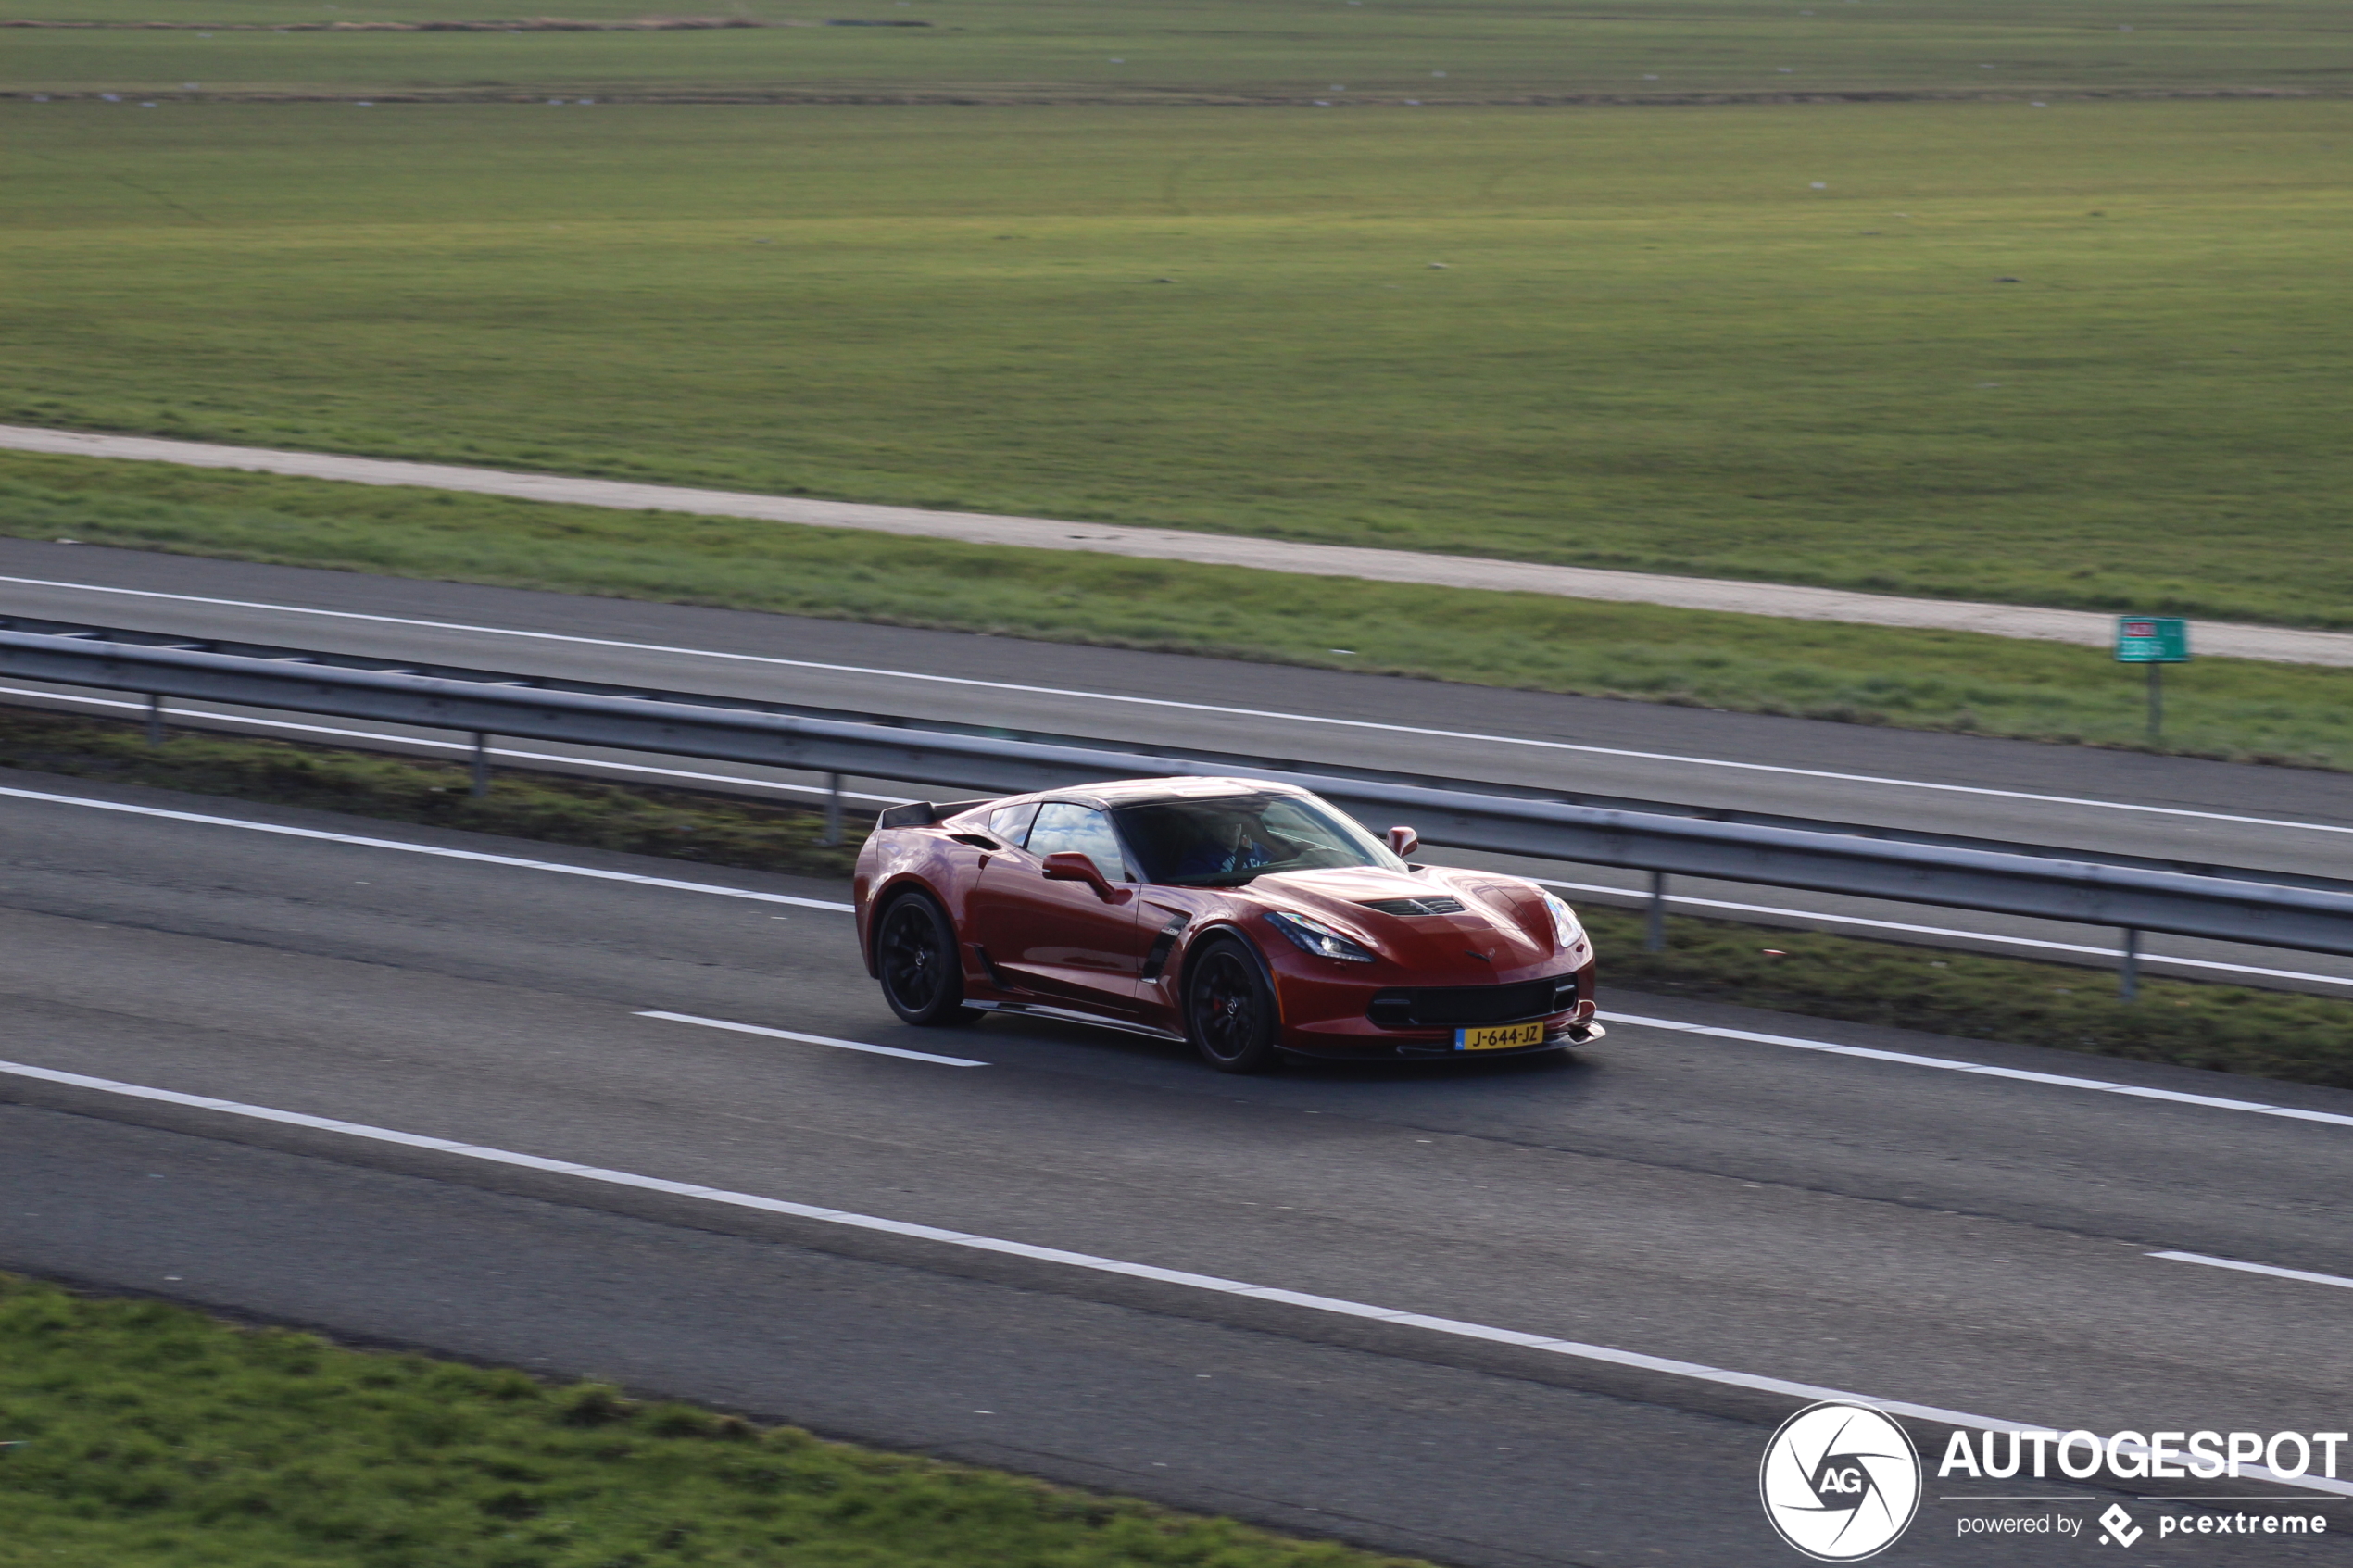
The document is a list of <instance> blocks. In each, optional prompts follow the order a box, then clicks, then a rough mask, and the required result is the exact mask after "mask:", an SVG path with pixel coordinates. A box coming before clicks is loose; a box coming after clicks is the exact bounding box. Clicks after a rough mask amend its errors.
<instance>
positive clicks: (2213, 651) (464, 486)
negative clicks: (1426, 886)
mask: <svg viewBox="0 0 2353 1568" xmlns="http://www.w3.org/2000/svg"><path fill="white" fill-rule="evenodd" d="M0 447H11V448H14V449H16V450H18V451H23V452H52V453H62V454H69V455H72V456H77V457H91V458H128V459H131V460H133V461H144V462H159V463H184V464H187V465H190V466H192V467H197V468H227V469H249V470H258V471H260V472H264V473H282V474H291V475H295V476H297V477H300V478H306V479H328V480H339V481H342V482H344V483H355V484H393V485H415V486H418V487H420V488H423V489H432V490H457V491H465V492H469V493H472V494H475V495H505V496H510V497H512V498H515V499H518V500H526V501H553V502H560V503H563V504H566V505H570V506H582V507H610V508H617V509H620V510H623V511H673V512H692V513H698V514H700V515H702V516H705V517H739V518H750V519H754V520H757V521H765V522H784V523H798V524H802V525H805V526H811V527H819V528H849V529H858V530H862V531H864V532H867V533H897V534H904V535H910V536H913V537H918V538H929V539H962V540H964V541H967V542H969V543H972V544H981V545H1010V546H1016V547H1018V548H1022V549H1032V550H1083V551H1088V552H1090V553H1093V554H1098V555H1114V556H1127V557H1133V558H1141V559H1147V560H1182V561H1191V562H1194V563H1196V564H1199V565H1204V566H1239V567H1248V568H1251V569H1253V570H1256V571H1282V572H1290V573H1295V574H1302V575H1306V576H1314V577H1360V578H1365V579H1367V580H1369V581H1372V582H1376V583H1415V584H1416V585H1423V586H1438V587H1447V588H1476V589H1482V590H1488V591H1499V592H1511V593H1522V594H1551V595H1556V596H1560V597H1563V598H1571V599H1604V600H1614V601H1617V602H1619V603H1626V604H1652V605H1665V606H1668V607H1670V608H1679V609H1701V610H1714V611H1718V612H1722V613H1729V614H1737V615H1764V616H1773V617H1778V618H1780V619H1784V620H1797V621H1845V622H1848V623H1851V624H1855V625H1863V626H1894V627H1906V628H1913V629H1919V630H1929V631H1941V632H1975V633H1981V634H1983V635H1987V636H1995V637H2022V638H2030V639H2032V640H2036V641H2041V642H2057V643H2076V644H2082V645H2084V646H2093V647H2104V646H2108V641H2109V639H2110V637H2111V635H2112V633H2113V628H2114V621H2113V619H2112V618H2111V617H2109V616H2107V615H2102V614H2099V613H2097V612H2095V611H2091V610H2074V609H2047V608H2037V607H2034V606H2031V605H2004V604H1979V603H1969V602H1966V601H1962V600H1956V599H1910V598H1899V597H1896V596H1893V595H1886V594H1859V593H1853V592H1850V591H1848V590H1845V589H1841V588H1810V587H1800V586H1793V585H1791V584H1786V583H1741V582H1728V581H1724V580H1720V579H1715V578H1705V577H1675V576H1669V575H1667V574H1665V573H1660V572H1647V571H1605V570H1603V569H1600V568H1595V567H1582V566H1552V565H1544V564H1541V563H1538V562H1532V561H1509V560H1490V559H1486V558H1480V557H1477V556H1432V555H1420V554H1416V553H1415V552H1413V551H1409V550H1380V549H1367V548H1364V547H1361V546H1346V545H1310V544H1300V543H1295V542H1292V541H1288V540H1279V539H1252V538H1247V537H1244V536H1241V535H1238V534H1224V533H1192V532H1190V531H1189V530H1185V529H1176V528H1129V527H1124V526H1120V525H1116V524H1112V523H1098V522H1068V521H1058V520H1056V519H1052V518H1037V517H1001V516H995V515H991V514H988V513H983V512H942V511H926V510H924V509H922V508H915V507H878V506H868V505H865V504H863V503H861V502H854V501H818V500H811V499H808V498H806V497H801V496H792V495H757V494H751V493H746V492H741V491H729V490H698V489H692V488H687V487H685V486H679V485H668V484H635V483H627V482H625V481H621V480H608V479H575V478H570V477H567V476H565V475H562V474H547V473H519V472H515V471H513V470H504V469H477V468H462V467H458V466H455V465H452V464H447V463H414V462H400V461H394V460H391V459H386V458H349V457H339V456H336V455H335V454H333V453H327V452H284V451H275V450H271V449H270V448H266V447H259V446H222V445H214V444H212V443H209V442H200V441H167V440H161V439H157V438H155V437H150V436H134V435H100V434H90V433H82V432H79V431H64V430H44V429H41V428H39V427H37V426H29V425H0ZM2197 644H2198V651H2199V652H2200V653H2204V654H2209V655H2220V656H2223V657H2226V658H2232V659H2267V660H2271V661H2274V662H2281V663H2289V664H2329V665H2341V666H2353V633H2343V632H2307V631H2299V630H2296V629H2294V628H2289V627H2280V626H2250V625H2234V624H2230V623H2225V622H2219V621H2200V622H2199V623H2198V628H2197Z"/></svg>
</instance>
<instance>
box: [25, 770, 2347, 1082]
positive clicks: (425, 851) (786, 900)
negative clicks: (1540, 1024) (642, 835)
mask: <svg viewBox="0 0 2353 1568" xmlns="http://www.w3.org/2000/svg"><path fill="white" fill-rule="evenodd" d="M0 797H16V798H18V799H22V800H42V801H48V802H52V803H54V804H57V805H60V806H84V807H88V808H90V809H94V810H99V811H122V812H127V813H129V814H130V815H132V816H139V817H161V818H164V819H166V820H168V821H171V822H198V823H202V824H203V825H205V826H208V827H225V828H245V829H248V830H250V831H252V832H254V833H271V834H280V835H282V836H283V837H287V838H311V839H321V840H323V841H325V842H327V843H330V844H353V845H359V846H361V847H365V848H370V849H396V850H400V851H402V852H403V853H406V854H410V855H431V856H435V857H438V858H440V859H449V860H473V861H478V862H481V863H483V864H485V865H493V866H510V867H513V868H515V869H517V870H520V871H532V872H556V873H557V874H559V875H562V876H585V877H592V878H595V879H597V880H598V881H603V882H628V883H635V884H638V885H640V886H645V887H666V888H672V889H674V890H676V891H679V892H683V893H709V894H712V895H715V896H717V897H722V898H749V899H751V900H754V901H756V902H759V903H764V904H792V905H796V906H798V907H799V908H801V909H831V910H833V911H834V912H835V913H837V914H852V913H855V912H856V909H857V906H856V905H853V904H841V903H836V902H834V901H832V900H831V899H825V898H799V897H794V896H793V895H791V894H788V893H755V892H753V891H751V890H750V889H749V888H742V887H721V886H717V885H714V884H711V883H703V882H682V881H677V880H674V879H673V878H670V877H660V876H639V875H637V874H636V873H635V872H609V871H602V870H599V869H598V868H596V867H593V866H569V865H564V864H561V863H560V862H558V861H553V860H526V859H522V858H520V857H518V856H513V855H485V854H482V853H480V852H478V851H476V850H472V849H444V848H441V847H438V846H434V845H427V844H404V843H402V842H400V841H399V840H398V839H393V838H365V837H361V836H359V834H345V833H322V832H321V831H320V830H318V829H316V828H294V827H282V826H280V825H278V824H277V823H275V822H246V821H245V820H244V819H242V818H238V817H210V816H206V815H203V814H201V813H199V812H195V811H167V810H164V809H161V808H159V807H155V806H128V805H124V804H122V803H120V802H119V801H113V800H87V799H84V798H82V797H80V796H74V795H51V794H48V793H46V792H44V791H41V790H31V789H8V788H4V787H0ZM1602 1017H1603V1019H1604V1022H1612V1023H1631V1024H1635V1025H1637V1026H1639V1027H1642V1028H1646V1029H1667V1030H1673V1031H1675V1032H1677V1033H1679V1034H1686V1035H1714V1036H1716V1037H1718V1038H1719V1039H1726V1040H1744V1041H1748V1042H1751V1043H1753V1044H1757V1045H1767V1046H1786V1047H1791V1048H1793V1049H1796V1050H1807V1051H1820V1052H1822V1053H1824V1054H1825V1055H1829V1056H1852V1057H1861V1058H1863V1059H1865V1060H1871V1061H1892V1062H1899V1063H1902V1064H1903V1065H1906V1066H1909V1067H1934V1068H1939V1069H1942V1070H1944V1071H1945V1072H1948V1073H1979V1074H1982V1075H1983V1076H1985V1077H1990V1078H2015V1079H2018V1080H2019V1081H2020V1082H2022V1083H2030V1084H2050V1085H2057V1086H2059V1087H2062V1088H2070V1089H2096V1090H2099V1091H2100V1092H2101V1093H2103V1094H2111V1095H2129V1096H2132V1097H2133V1098H2140V1099H2160V1100H2171V1101H2175V1102H2177V1103H2179V1104H2183V1105H2203V1106H2210V1107H2212V1108H2214V1109H2216V1110H2251V1111H2256V1112H2259V1114H2262V1115H2265V1116H2284V1117H2287V1118H2289V1119H2290V1120H2293V1121H2299V1122H2325V1123H2333V1124H2334V1125H2338V1126H2346V1127H2353V1116H2343V1115H2339V1114H2337V1113H2335V1112H2334V1111H2328V1110H2298V1109H2296V1107H2294V1106H2285V1105H2265V1104H2262V1103H2261V1102H2259V1101H2256V1100H2243V1099H2221V1098H2216V1097H2214V1096H2211V1095H2191V1094H2183V1093H2181V1092H2179V1091H2178V1090H2173V1089H2144V1088H2138V1087H2135V1086H2134V1085H2130V1084H2111V1083H2108V1082H2107V1081H2105V1080H2103V1079H2098V1078H2070V1077H2066V1076H2063V1075H2061V1074H2059V1073H2028V1072H2023V1071H2021V1070H2020V1069H2018V1068H2014V1067H1987V1066H1984V1065H1982V1064H1981V1063H1978V1062H1974V1061H1955V1060H1947V1059H1945V1058H1943V1057H1933V1056H1914V1055H1911V1054H1909V1053H1907V1052H1904V1051H1881V1050H1871V1049H1869V1048H1867V1047H1862V1046H1840V1045H1833V1044H1831V1042H1830V1041H1828V1040H1805V1039H1799V1038H1797V1037H1795V1036H1793V1035H1759V1034H1755V1033H1754V1032H1752V1031H1749V1030H1745V1029H1718V1028H1716V1027H1714V1026H1713V1025H1710V1024H1704V1023H1681V1022H1676V1021H1675V1020H1673V1019H1666V1018H1638V1017H1636V1016H1634V1015H1633V1014H1631V1013H1622V1012H1614V1013H1604V1014H1603V1015H1602Z"/></svg>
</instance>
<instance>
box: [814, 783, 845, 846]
mask: <svg viewBox="0 0 2353 1568" xmlns="http://www.w3.org/2000/svg"><path fill="white" fill-rule="evenodd" d="M817 842H818V843H820V844H839V843H840V842H841V775H840V774H839V773H827V774H826V775H825V833H824V837H822V838H820V839H818V840H817Z"/></svg>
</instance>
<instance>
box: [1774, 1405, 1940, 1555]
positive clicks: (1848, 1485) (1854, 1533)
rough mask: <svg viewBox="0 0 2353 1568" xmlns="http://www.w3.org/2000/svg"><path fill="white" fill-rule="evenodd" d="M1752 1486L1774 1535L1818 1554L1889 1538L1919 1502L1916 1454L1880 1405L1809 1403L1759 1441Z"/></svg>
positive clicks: (1875, 1548)
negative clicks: (1760, 1457)
mask: <svg viewBox="0 0 2353 1568" xmlns="http://www.w3.org/2000/svg"><path fill="white" fill-rule="evenodd" d="M1756 1489H1757V1492H1758V1493H1759V1495H1760V1496H1762V1497H1763V1499H1764V1500H1765V1517H1766V1518H1768V1519H1769V1520H1771V1521H1772V1522H1773V1528H1774V1529H1775V1530H1777V1531H1779V1532H1780V1537H1781V1539H1783V1540H1785V1541H1787V1542H1788V1543H1789V1544H1790V1545H1791V1546H1793V1547H1794V1548H1796V1549H1798V1550H1799V1551H1801V1552H1804V1553H1805V1554H1806V1556H1808V1557H1810V1558H1812V1559H1814V1560H1815V1561H1816V1562H1860V1561H1861V1560H1862V1559H1864V1558H1866V1557H1871V1556H1875V1555H1877V1554H1878V1553H1880V1552H1882V1551H1885V1550H1886V1549H1888V1548H1889V1547H1891V1546H1894V1544H1895V1542H1896V1540H1897V1538H1898V1537H1901V1536H1902V1535H1903V1534H1904V1531H1905V1530H1906V1527H1908V1526H1909V1525H1910V1524H1911V1523H1912V1515H1913V1514H1915V1513H1917V1512H1919V1506H1920V1456H1919V1449H1915V1448H1913V1447H1912V1439H1911V1437H1910V1436H1908V1435H1907V1434H1906V1432H1905V1430H1904V1429H1903V1428H1902V1427H1901V1426H1898V1425H1896V1424H1895V1423H1894V1420H1892V1419H1891V1418H1890V1417H1889V1416H1888V1415H1887V1414H1886V1413H1885V1412H1884V1411H1875V1410H1873V1409H1871V1407H1870V1406H1869V1405H1848V1404H1839V1403H1836V1402H1834V1401H1832V1402H1825V1403H1822V1404H1818V1405H1809V1406H1807V1407H1806V1409H1804V1410H1802V1411H1798V1412H1797V1413H1796V1414H1795V1415H1793V1416H1791V1417H1790V1418H1789V1419H1788V1420H1787V1421H1785V1422H1783V1423H1781V1428H1780V1431H1778V1432H1776V1433H1774V1434H1773V1440H1772V1441H1771V1442H1769V1443H1768V1444H1766V1445H1765V1461H1764V1463H1762V1464H1760V1465H1759V1466H1757V1471H1756Z"/></svg>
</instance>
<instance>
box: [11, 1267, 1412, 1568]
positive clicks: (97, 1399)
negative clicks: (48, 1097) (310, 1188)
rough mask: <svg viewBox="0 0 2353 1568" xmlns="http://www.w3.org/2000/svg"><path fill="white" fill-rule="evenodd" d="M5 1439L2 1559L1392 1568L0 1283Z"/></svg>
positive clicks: (490, 1376) (970, 1477) (385, 1567)
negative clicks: (9, 1447)
mask: <svg viewBox="0 0 2353 1568" xmlns="http://www.w3.org/2000/svg"><path fill="white" fill-rule="evenodd" d="M648 1288H659V1283H658V1282H648ZM0 1442H7V1443H14V1444H19V1445H21V1446H19V1447H16V1448H12V1449H0V1563H5V1564H8V1565H10V1568H17V1565H19V1564H22V1565H25V1568H31V1565H33V1564H39V1565H40V1568H668V1565H673V1564H676V1565H685V1564H698V1563H699V1564H716V1563H742V1564H783V1563H790V1564H792V1565H793V1568H1410V1565H1409V1564H1407V1563H1405V1562H1403V1561H1402V1560H1400V1559H1396V1558H1389V1557H1377V1556H1374V1555H1373V1554H1371V1553H1367V1552H1361V1551H1354V1550H1351V1549H1347V1548H1345V1547H1339V1546H1333V1545H1329V1544H1327V1543H1315V1542H1307V1541H1298V1540H1290V1539H1285V1538H1283V1537H1277V1536H1272V1535H1269V1534H1267V1533H1265V1532H1264V1531H1260V1530H1253V1529H1250V1528H1247V1527H1245V1526H1243V1525H1239V1524H1234V1523H1233V1522H1232V1521H1230V1520H1221V1519H1211V1518H1203V1517H1201V1516H1199V1515H1192V1514H1180V1513H1176V1512H1169V1511H1167V1510H1164V1509H1158V1508H1153V1507H1150V1506H1148V1505H1146V1504H1143V1503H1138V1502H1132V1501H1128V1500H1126V1499H1118V1498H1106V1497H1099V1496H1093V1495H1089V1494H1087V1493H1082V1492H1076V1491H1070V1490H1067V1489H1064V1488H1061V1487H1055V1486H1044V1485H1042V1484H1040V1483H1038V1482H1034V1481H1028V1480H1025V1479H1022V1478H1020V1477H1018V1476H1013V1475H1007V1474H1000V1473H999V1472H995V1471H987V1470H977V1469H973V1468H969V1467H966V1466H963V1465H953V1464H943V1463H940V1462H937V1461H931V1460H924V1459H914V1458H906V1457H901V1456H899V1455H893V1454H884V1453H877V1452H875V1451H874V1450H872V1449H859V1448H854V1447H851V1446H849V1445H847V1444H840V1443H826V1442H820V1441H818V1440H817V1439H815V1438H813V1437H812V1436H809V1435H808V1434H807V1433H805V1432H799V1431H795V1430H793V1429H791V1428H789V1427H778V1428H774V1429H770V1430H761V1429H759V1428H756V1427H754V1426H752V1425H751V1424H749V1423H747V1422H745V1421H743V1420H741V1419H738V1418H736V1417H734V1416H723V1415H720V1414H717V1413H716V1412H713V1411H706V1410H699V1409H697V1408H695V1407H693V1406H690V1405H684V1404H677V1403H672V1402H664V1401H648V1402H645V1403H639V1402H638V1401H637V1400H635V1399H627V1398H625V1397H624V1396H623V1394H622V1392H621V1391H620V1390H619V1389H616V1388H613V1387H610V1386H604V1385H599V1384H576V1385H573V1386H569V1387H553V1386H547V1385H546V1384H542V1383H540V1382H537V1381H536V1380H535V1379H533V1378H532V1377H530V1376H528V1375H526V1374H523V1373H521V1372H514V1371H507V1370H496V1369H481V1368H475V1367H470V1366H460V1365H457V1364H455V1363H452V1362H448V1361H432V1360H428V1359H426V1358H424V1357H422V1356H396V1355H384V1354H369V1353H363V1352H359V1351H354V1350H346V1349H343V1348H338V1347H336V1346H333V1345H331V1344H328V1343H325V1342H324V1341H321V1340H320V1339H318V1338H316V1337H314V1336H310V1335H307V1334H293V1333H287V1332H283V1331H280V1330H261V1331H254V1330H245V1329H239V1328H234V1327H232V1326H230V1325H229V1324H226V1323H220V1322H217V1321H215V1320H212V1319H209V1318H206V1317H203V1316H201V1315H199V1314H197V1313H195V1312H193V1311H187V1310H185V1309H183V1308H180V1307H173V1306H167V1305H165V1304H163V1303H160V1302H153V1301H107V1300H91V1299H86V1298H79V1297H75V1296H69V1295H68V1294H67V1293H65V1292H64V1291H61V1290H58V1289H57V1288H55V1287H54V1286H47V1285H42V1284H38V1283H35V1282H32V1281H29V1280H25V1279H21V1278H18V1277H14V1276H11V1275H6V1274H0Z"/></svg>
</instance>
